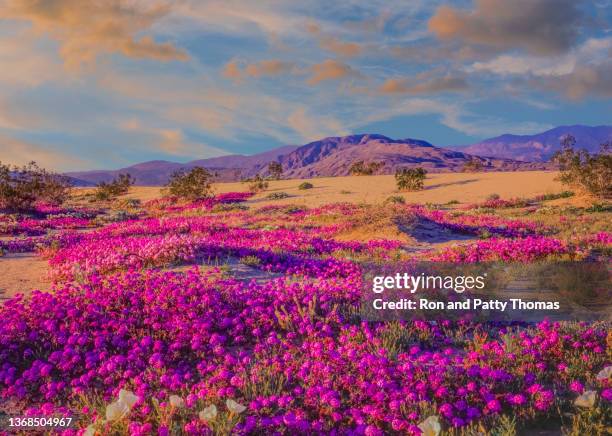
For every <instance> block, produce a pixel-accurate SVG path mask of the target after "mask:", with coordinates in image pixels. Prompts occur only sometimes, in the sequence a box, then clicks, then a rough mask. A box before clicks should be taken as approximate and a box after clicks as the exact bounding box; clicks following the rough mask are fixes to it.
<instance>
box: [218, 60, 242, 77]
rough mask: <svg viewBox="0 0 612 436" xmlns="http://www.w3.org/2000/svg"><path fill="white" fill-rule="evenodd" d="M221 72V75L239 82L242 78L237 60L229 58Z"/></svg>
mask: <svg viewBox="0 0 612 436" xmlns="http://www.w3.org/2000/svg"><path fill="white" fill-rule="evenodd" d="M221 74H223V77H226V78H228V79H232V80H233V81H235V82H239V81H241V80H242V71H241V69H240V65H238V61H237V60H231V61H229V62H228V63H227V64H225V66H224V67H223V71H222V73H221Z"/></svg>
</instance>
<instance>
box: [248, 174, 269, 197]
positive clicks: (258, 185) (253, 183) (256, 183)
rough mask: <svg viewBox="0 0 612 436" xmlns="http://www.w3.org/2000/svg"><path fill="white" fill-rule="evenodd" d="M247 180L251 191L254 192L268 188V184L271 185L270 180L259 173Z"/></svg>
mask: <svg viewBox="0 0 612 436" xmlns="http://www.w3.org/2000/svg"><path fill="white" fill-rule="evenodd" d="M247 182H249V183H250V184H249V191H251V192H253V193H255V192H261V191H265V190H266V189H268V185H269V183H268V181H267V180H266V179H264V178H263V177H261V176H260V175H259V174H257V175H256V176H255V177H253V178H252V179H250V180H247Z"/></svg>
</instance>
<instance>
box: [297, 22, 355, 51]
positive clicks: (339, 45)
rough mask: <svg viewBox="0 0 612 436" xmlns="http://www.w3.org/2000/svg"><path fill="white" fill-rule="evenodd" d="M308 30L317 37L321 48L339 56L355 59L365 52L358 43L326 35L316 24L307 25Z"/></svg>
mask: <svg viewBox="0 0 612 436" xmlns="http://www.w3.org/2000/svg"><path fill="white" fill-rule="evenodd" d="M306 30H307V31H308V32H309V33H311V34H313V35H315V36H316V37H317V39H318V41H319V47H321V48H322V49H323V50H327V51H329V52H332V53H334V54H336V55H338V56H341V57H347V58H348V57H354V56H358V55H360V54H361V52H362V50H363V47H362V46H361V45H360V44H357V43H356V42H346V41H342V40H341V39H340V38H337V37H334V36H330V35H324V34H323V33H322V32H321V26H320V25H319V24H317V23H315V22H309V23H306Z"/></svg>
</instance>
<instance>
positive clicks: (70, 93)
mask: <svg viewBox="0 0 612 436" xmlns="http://www.w3.org/2000/svg"><path fill="white" fill-rule="evenodd" d="M611 102H612V0H595V1H580V0H473V1H453V2H450V1H437V0H411V1H408V0H403V1H399V0H337V1H329V0H308V1H293V0H292V1H289V0H286V1H285V0H257V1H252V0H210V1H208V0H174V1H165V0H97V1H82V0H0V161H2V162H4V163H13V164H22V163H25V162H27V161H30V160H36V161H37V162H38V163H40V164H42V165H44V166H46V167H49V168H52V169H55V170H61V171H67V170H84V169H102V168H121V167H125V166H128V165H131V164H134V163H138V162H143V161H148V160H154V159H164V160H171V161H177V162H186V161H189V160H193V159H202V158H206V157H213V156H220V155H224V154H232V153H240V154H254V153H258V152H262V151H265V150H269V149H272V148H274V147H278V146H281V145H286V144H304V143H307V142H310V141H314V140H317V139H320V138H323V137H326V136H340V135H346V134H352V133H380V134H384V135H387V136H390V137H392V138H417V139H424V140H426V141H429V142H431V143H433V144H435V145H440V146H450V145H461V144H469V143H473V142H476V141H479V140H482V139H484V138H488V137H492V136H497V135H500V134H503V133H515V134H531V133H539V132H541V131H544V130H547V129H549V128H551V127H554V126H557V125H564V124H586V125H601V124H612V116H611V114H612V104H611Z"/></svg>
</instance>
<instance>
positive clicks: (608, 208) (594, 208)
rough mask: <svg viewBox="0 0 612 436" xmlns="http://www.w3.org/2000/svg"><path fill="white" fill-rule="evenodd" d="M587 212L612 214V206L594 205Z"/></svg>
mask: <svg viewBox="0 0 612 436" xmlns="http://www.w3.org/2000/svg"><path fill="white" fill-rule="evenodd" d="M585 212H589V213H597V212H612V204H602V203H593V204H592V205H591V206H590V207H588V208H586V209H585Z"/></svg>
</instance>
